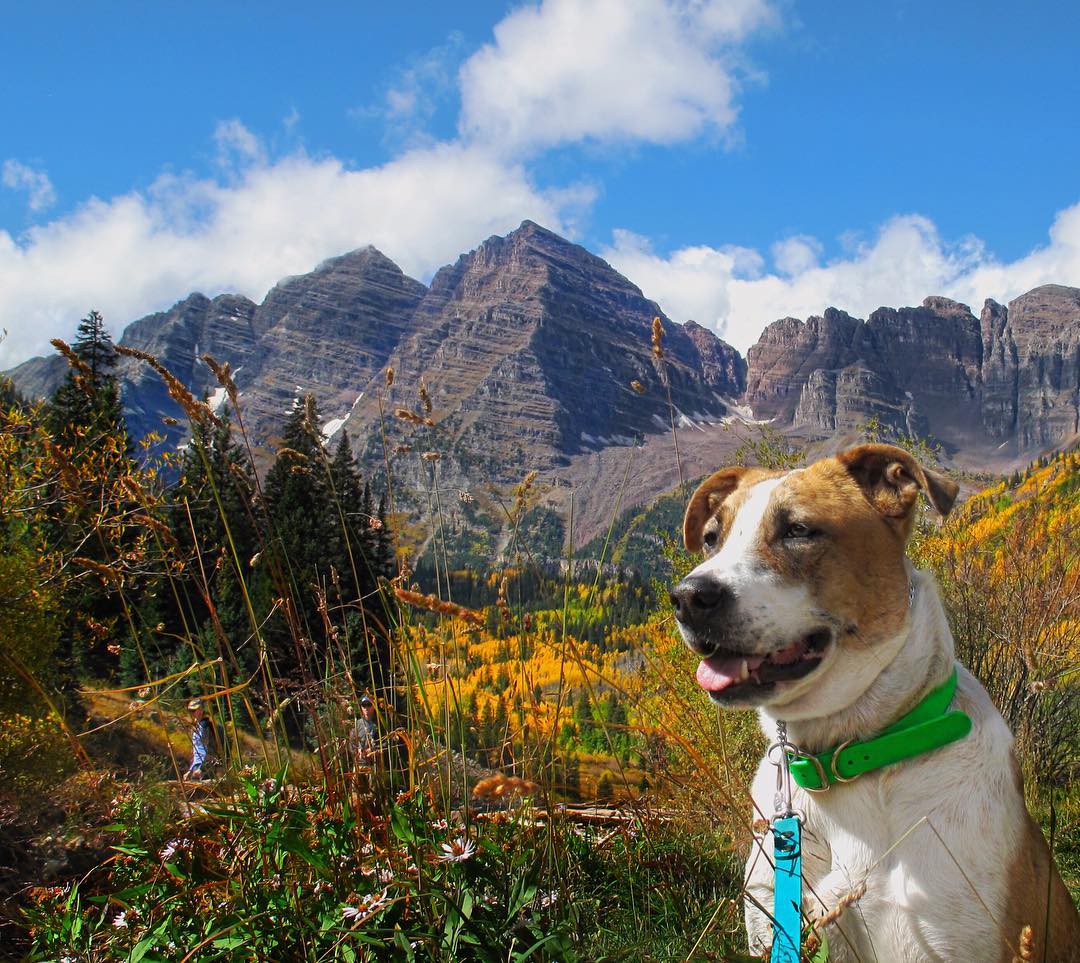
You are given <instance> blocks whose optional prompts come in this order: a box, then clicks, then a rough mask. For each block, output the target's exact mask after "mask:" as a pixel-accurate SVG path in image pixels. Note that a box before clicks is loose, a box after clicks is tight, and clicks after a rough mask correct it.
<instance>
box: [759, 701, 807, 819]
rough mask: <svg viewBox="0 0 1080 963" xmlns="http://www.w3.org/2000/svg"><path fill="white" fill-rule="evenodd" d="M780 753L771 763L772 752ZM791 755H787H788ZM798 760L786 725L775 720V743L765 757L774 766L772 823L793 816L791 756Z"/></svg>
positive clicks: (797, 753) (795, 747)
mask: <svg viewBox="0 0 1080 963" xmlns="http://www.w3.org/2000/svg"><path fill="white" fill-rule="evenodd" d="M774 749H778V750H779V751H780V754H779V758H778V759H777V760H776V761H773V756H772V753H773V750H774ZM789 751H790V753H791V755H789V754H788V753H789ZM792 755H793V756H795V757H796V758H798V756H799V749H798V747H797V746H795V745H792V743H790V742H788V737H787V723H786V722H781V721H779V720H777V723H776V742H774V743H773V744H772V745H771V746H769V748H768V750H767V752H766V756H767V757H768V759H769V761H770V762H772V764H773V765H774V766H776V792H775V793H774V794H773V822H775V821H776V820H777V819H783V818H784V817H786V816H792V815H794V814H795V809H794V808H793V806H792V798H791V756H792Z"/></svg>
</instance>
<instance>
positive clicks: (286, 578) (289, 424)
mask: <svg viewBox="0 0 1080 963" xmlns="http://www.w3.org/2000/svg"><path fill="white" fill-rule="evenodd" d="M263 495H264V499H265V504H266V514H267V518H268V521H269V533H268V542H267V549H266V557H265V559H264V561H265V562H266V564H265V566H262V565H261V566H260V578H259V584H260V588H261V593H260V595H261V597H262V598H264V599H272V598H275V597H276V598H281V599H285V600H286V602H287V605H286V606H284V607H283V608H282V611H281V617H280V618H277V619H275V620H273V621H271V622H270V623H268V624H267V627H266V638H267V646H268V650H269V653H270V656H271V659H272V660H273V662H274V664H275V671H276V672H277V674H278V675H281V676H286V677H288V678H291V679H293V680H294V681H299V680H300V679H301V677H302V676H303V674H304V671H303V670H305V669H306V670H308V671H309V672H312V673H315V675H316V676H317V674H318V672H319V668H320V665H321V664H322V661H323V659H322V656H323V654H324V650H325V645H326V638H325V632H324V630H323V627H322V619H321V616H320V614H319V611H318V602H317V599H316V594H315V587H316V586H323V585H325V584H326V581H325V578H324V572H325V571H326V568H325V566H324V565H323V564H322V563H323V561H324V560H325V556H326V545H327V542H328V540H329V538H330V532H329V527H328V519H329V518H330V517H331V513H332V510H333V503H332V498H331V493H330V487H329V485H328V477H327V472H326V470H325V467H324V456H323V451H322V443H321V436H320V434H319V413H318V406H317V405H316V403H315V399H314V397H313V396H311V395H306V396H305V397H304V398H303V399H302V400H301V402H300V404H298V405H297V406H296V407H295V408H294V409H293V411H292V413H291V414H290V415H289V418H288V420H287V421H286V422H285V427H284V430H283V432H282V444H281V447H280V448H279V449H278V456H277V459H276V460H275V461H274V464H273V465H272V466H271V467H270V470H269V471H268V472H267V473H266V480H265V482H264V484H263ZM305 651H306V652H307V653H308V656H305V655H304V653H305ZM311 655H314V656H315V661H314V662H312V661H309V659H308V657H309V656H311ZM305 663H306V664H305Z"/></svg>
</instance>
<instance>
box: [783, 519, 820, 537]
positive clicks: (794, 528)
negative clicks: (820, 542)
mask: <svg viewBox="0 0 1080 963" xmlns="http://www.w3.org/2000/svg"><path fill="white" fill-rule="evenodd" d="M813 534H814V532H813V529H811V528H809V527H808V526H806V525H804V524H803V523H802V522H792V523H791V524H790V525H788V527H787V530H786V531H785V532H784V538H810V536H811V535H813Z"/></svg>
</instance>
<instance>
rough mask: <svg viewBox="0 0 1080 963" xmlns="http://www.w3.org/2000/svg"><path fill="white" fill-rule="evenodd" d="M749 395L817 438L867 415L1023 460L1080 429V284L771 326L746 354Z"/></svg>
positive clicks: (784, 422) (980, 452) (959, 451)
mask: <svg viewBox="0 0 1080 963" xmlns="http://www.w3.org/2000/svg"><path fill="white" fill-rule="evenodd" d="M747 362H748V371H747V376H746V380H747V388H746V394H745V396H744V398H743V401H744V403H745V404H746V405H748V406H749V407H750V408H751V409H752V410H753V412H754V414H755V416H756V417H758V418H768V419H772V420H773V421H774V423H775V424H776V425H778V426H784V427H790V428H791V429H793V430H795V431H797V432H799V433H802V434H805V435H807V436H809V437H825V436H829V435H831V434H834V433H842V432H846V431H851V430H854V429H856V428H857V427H858V426H859V425H860V424H861V423H863V422H865V421H866V420H867V418H870V417H875V418H877V419H879V420H880V422H881V423H882V424H883V425H888V426H890V427H892V428H894V429H897V430H900V431H904V432H907V433H910V434H917V435H929V436H932V437H934V438H935V439H937V440H939V441H940V442H941V443H942V444H943V445H944V446H945V449H946V452H947V453H948V454H950V455H958V456H960V457H961V458H964V457H965V456H966V457H967V458H968V459H969V460H970V459H972V458H975V459H978V458H985V457H986V456H988V455H989V454H990V453H993V457H994V458H995V459H997V460H999V461H1000V460H1001V459H1010V460H1011V462H1012V463H1013V465H1015V463H1016V462H1019V461H1021V460H1027V459H1028V458H1029V457H1030V455H1031V454H1032V453H1033V452H1037V451H1038V450H1039V449H1042V448H1047V447H1056V446H1060V445H1063V444H1067V443H1069V442H1070V441H1071V440H1072V439H1073V438H1074V437H1075V436H1076V434H1077V432H1078V431H1080V290H1077V289H1076V288H1069V287H1063V286H1061V285H1054V284H1051V285H1044V286H1043V287H1039V288H1035V289H1034V290H1032V291H1029V292H1028V293H1027V294H1024V295H1021V296H1020V297H1019V298H1016V300H1014V301H1012V302H1011V303H1010V304H1009V306H1008V307H1004V306H1003V305H1000V304H998V303H997V302H995V301H992V300H987V301H986V304H985V306H984V307H983V310H982V314H981V317H979V318H976V317H975V316H974V315H973V314H972V312H971V310H970V309H969V308H968V307H967V305H964V304H960V303H958V302H956V301H950V300H949V299H948V298H941V297H929V298H927V299H926V300H925V301H923V303H922V305H921V306H920V307H915V308H899V309H892V308H879V309H878V310H877V311H875V312H873V313H872V314H871V315H870V317H869V318H867V319H866V320H865V321H863V320H860V319H858V318H852V317H851V316H849V315H848V314H846V313H845V312H843V311H838V310H836V309H834V308H829V309H828V310H826V311H825V312H824V314H823V315H822V316H820V317H811V318H808V319H807V320H806V321H799V320H797V319H795V318H784V319H782V320H780V321H776V322H774V323H773V324H770V325H769V326H768V327H767V328H766V329H765V330H764V331H763V332H762V335H761V337H760V339H759V340H758V342H757V344H755V345H754V346H753V347H752V348H751V349H750V351H749V352H748V357H747Z"/></svg>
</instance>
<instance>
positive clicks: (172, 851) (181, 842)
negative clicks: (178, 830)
mask: <svg viewBox="0 0 1080 963" xmlns="http://www.w3.org/2000/svg"><path fill="white" fill-rule="evenodd" d="M190 845H191V840H190V839H170V840H169V841H168V842H167V843H166V844H165V848H164V849H163V850H162V851H161V861H162V862H167V861H168V860H170V859H172V857H173V856H175V855H176V853H177V852H179V851H182V850H185V849H187V848H188V847H189V846H190Z"/></svg>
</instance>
